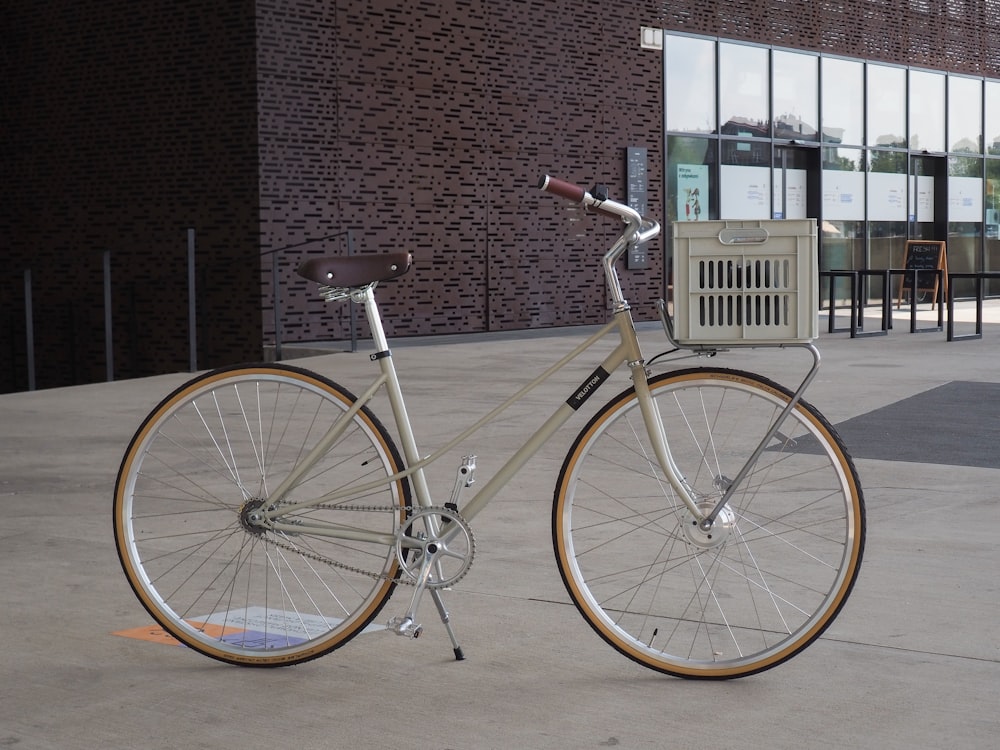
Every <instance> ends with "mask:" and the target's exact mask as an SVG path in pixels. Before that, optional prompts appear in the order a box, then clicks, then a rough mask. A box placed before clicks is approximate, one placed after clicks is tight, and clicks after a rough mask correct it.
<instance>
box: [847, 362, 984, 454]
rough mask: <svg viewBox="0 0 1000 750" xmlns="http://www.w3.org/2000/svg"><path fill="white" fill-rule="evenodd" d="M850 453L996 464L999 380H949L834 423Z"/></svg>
mask: <svg viewBox="0 0 1000 750" xmlns="http://www.w3.org/2000/svg"><path fill="white" fill-rule="evenodd" d="M836 428H837V432H839V433H840V436H841V437H842V438H843V439H844V444H845V445H846V446H847V450H848V452H849V453H850V454H851V455H852V456H854V457H855V458H873V459H879V460H883V461H913V462H917V463H931V464H947V465H951V466H976V467H981V468H988V469H998V468H1000V383H972V382H964V381H953V382H951V383H946V384H945V385H942V386H938V387H937V388H932V389H931V390H929V391H925V392H923V393H918V394H917V395H916V396H911V397H910V398H905V399H903V400H902V401H897V402H895V403H893V404H889V405H888V406H883V407H882V408H881V409H876V410H875V411H871V412H868V413H867V414H862V415H861V416H858V417H854V418H853V419H849V420H847V421H846V422H841V423H840V424H838V425H836Z"/></svg>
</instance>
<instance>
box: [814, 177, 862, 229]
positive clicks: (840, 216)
mask: <svg viewBox="0 0 1000 750" xmlns="http://www.w3.org/2000/svg"><path fill="white" fill-rule="evenodd" d="M823 218H825V219H829V220H830V221H864V218H865V175H864V172H846V171H841V170H838V169H824V170H823Z"/></svg>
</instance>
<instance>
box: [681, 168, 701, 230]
mask: <svg viewBox="0 0 1000 750" xmlns="http://www.w3.org/2000/svg"><path fill="white" fill-rule="evenodd" d="M702 219H708V165H707V164H678V165H677V221H699V220H702Z"/></svg>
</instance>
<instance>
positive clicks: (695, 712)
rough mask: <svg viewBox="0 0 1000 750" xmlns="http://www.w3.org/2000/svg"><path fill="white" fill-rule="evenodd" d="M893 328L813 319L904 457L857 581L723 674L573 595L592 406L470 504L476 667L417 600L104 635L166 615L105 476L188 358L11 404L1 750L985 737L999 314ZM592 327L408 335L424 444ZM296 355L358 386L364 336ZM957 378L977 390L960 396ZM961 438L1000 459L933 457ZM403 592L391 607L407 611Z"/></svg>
mask: <svg viewBox="0 0 1000 750" xmlns="http://www.w3.org/2000/svg"><path fill="white" fill-rule="evenodd" d="M989 319H992V320H994V321H996V320H998V319H1000V317H998V316H997V315H996V311H994V313H993V316H992V318H988V320H989ZM896 320H897V325H896V328H895V329H894V330H893V331H892V332H891V333H890V335H888V336H884V337H875V338H867V339H856V340H851V339H849V338H848V336H847V334H843V333H841V334H833V335H830V334H823V335H822V336H821V338H820V340H819V347H820V350H821V352H822V354H823V366H822V369H821V371H820V373H819V376H818V378H817V380H816V382H815V383H814V384H813V385H812V386H811V388H810V390H809V391H808V393H807V398H808V399H809V400H810V401H811V402H813V404H815V405H816V406H817V407H818V408H819V409H820V410H821V411H823V412H824V413H825V414H826V415H827V417H828V418H829V419H830V421H831V422H833V423H834V424H841V425H843V426H844V429H843V432H844V435H845V439H846V441H847V443H848V447H849V448H852V447H853V446H852V441H851V438H850V435H851V434H852V432H850V431H851V430H859V429H860V430H862V431H863V432H862V433H853V434H859V435H860V434H870V431H872V430H875V431H880V432H879V433H878V434H883V435H884V438H883V439H882V440H879V441H876V442H878V443H879V444H880V445H881V446H882V447H886V448H887V450H886V451H882V452H880V454H879V455H878V457H871V455H869V454H871V453H873V452H874V451H873V450H871V449H869V448H867V447H865V448H864V449H863V450H862V451H861V452H860V453H858V452H856V463H857V466H858V470H859V473H860V476H861V480H862V483H863V485H864V489H865V494H866V500H867V508H868V523H869V535H868V543H867V551H866V555H865V560H864V565H863V567H862V571H861V576H860V579H859V582H858V585H857V586H856V588H855V590H854V593H853V595H852V598H851V600H850V601H849V602H848V604H847V606H846V608H845V610H844V611H843V613H842V614H841V615H840V617H839V618H838V620H837V621H836V622H835V623H834V624H833V626H832V627H831V628H830V629H829V630H828V631H827V633H826V634H825V635H824V637H823V638H822V639H821V640H819V641H817V642H816V643H815V644H813V645H812V646H811V647H810V648H809V649H807V650H806V651H805V652H803V653H802V654H801V655H799V656H798V657H796V658H794V659H793V660H791V661H790V662H788V663H786V664H784V665H782V666H780V667H778V668H776V669H774V670H771V671H769V672H766V673H763V674H761V675H757V676H754V677H751V678H747V679H743V680H737V681H731V682H724V683H698V682H689V681H684V680H679V679H674V678H670V677H666V676H662V675H658V674H656V673H653V672H650V671H648V670H645V669H643V668H641V667H639V666H638V665H636V664H633V663H632V662H630V661H628V660H626V659H625V658H624V657H621V656H619V655H618V654H617V653H615V652H613V651H612V650H611V649H610V648H609V647H608V646H606V645H605V644H604V643H603V642H602V641H601V640H600V639H599V638H598V637H597V636H596V635H594V634H593V632H592V631H591V630H590V628H589V627H588V626H587V625H586V623H585V622H584V621H583V619H582V618H581V617H580V616H579V614H578V613H577V612H576V610H575V608H574V607H573V606H572V605H571V604H570V603H569V599H568V597H567V595H566V593H565V591H564V590H563V587H562V584H561V582H560V580H559V575H558V572H557V569H556V566H555V562H554V560H553V555H552V550H551V541H550V531H549V514H550V504H551V495H552V489H553V486H554V484H555V480H556V473H557V471H558V467H559V465H560V463H561V460H562V457H563V455H564V454H565V451H566V450H567V448H568V447H569V444H570V443H571V441H572V439H573V437H574V436H575V434H576V432H577V431H578V430H579V429H580V428H581V427H582V426H583V424H584V419H583V418H577V419H576V420H574V422H571V424H570V426H569V427H568V428H567V429H566V430H565V431H564V432H563V433H561V434H560V435H558V436H557V437H556V439H555V440H554V441H553V442H552V443H551V444H550V445H549V446H547V448H546V449H545V450H544V451H543V453H542V454H541V455H540V456H538V457H537V458H536V459H534V460H533V461H532V462H531V463H529V465H528V466H527V468H526V469H525V470H524V472H523V473H522V474H521V475H520V476H519V477H517V478H516V479H515V480H514V481H513V483H512V484H511V485H510V486H509V487H508V488H507V489H506V490H505V491H504V492H503V493H502V494H501V495H500V496H499V498H498V499H497V500H496V501H495V502H494V504H493V505H492V506H491V507H490V508H489V509H487V510H486V511H485V512H484V513H483V514H482V515H481V516H480V517H479V518H477V519H476V527H475V528H476V534H477V542H478V549H479V552H478V554H477V557H476V562H475V564H474V566H473V568H472V570H471V572H470V573H469V575H468V577H467V578H466V579H465V580H463V581H462V582H461V583H460V584H459V585H458V587H457V588H456V590H455V591H454V592H451V594H450V597H449V598H448V602H449V606H450V609H451V611H452V616H453V622H454V625H455V627H456V630H457V632H458V635H459V637H460V639H461V641H462V644H463V646H464V648H465V652H466V654H467V657H468V658H467V660H466V661H464V662H461V663H458V662H454V661H453V660H452V658H451V648H450V646H449V644H448V641H447V637H446V635H445V633H444V631H443V629H442V628H441V627H440V624H439V623H437V621H436V618H434V617H433V616H432V613H431V612H425V616H424V618H423V620H424V624H425V626H426V630H425V635H424V637H423V638H421V639H420V640H418V641H408V640H405V639H401V638H396V637H394V636H391V635H388V634H386V633H375V634H367V635H363V636H360V637H359V638H357V639H355V640H354V641H353V642H351V643H349V644H348V645H346V646H345V647H344V648H342V649H340V650H339V651H336V652H334V653H333V654H330V655H328V656H326V657H323V658H321V659H318V660H316V661H313V662H310V663H308V664H305V665H302V666H299V667H291V668H284V669H277V670H248V669H239V668H236V667H229V666H225V665H222V664H219V663H215V662H213V661H211V660H208V659H206V658H205V657H202V656H199V655H197V654H195V653H193V652H190V651H188V650H186V649H183V648H180V647H176V646H170V645H164V644H162V643H156V642H153V641H150V640H143V639H141V638H139V637H124V636H120V635H114V633H118V632H121V631H128V630H133V629H138V630H133V635H135V634H141V632H142V630H143V629H147V630H148V629H150V625H151V623H150V620H149V618H148V616H147V615H146V613H145V611H144V610H143V609H142V607H141V606H140V605H139V603H138V601H137V600H136V598H135V597H134V595H133V594H132V592H131V590H130V589H129V586H128V584H127V582H126V580H125V578H124V575H123V574H122V572H121V569H120V566H119V564H118V560H117V557H116V554H115V549H114V542H113V538H112V531H111V510H112V489H113V485H114V480H115V474H116V472H117V469H118V465H119V462H120V460H121V456H122V453H123V452H124V450H125V447H126V445H127V443H128V441H129V439H130V437H131V435H132V433H133V432H134V430H135V429H136V427H137V426H138V424H139V422H140V420H141V419H142V417H143V416H144V415H145V414H146V412H147V411H149V410H150V409H151V408H152V407H153V406H154V405H155V404H156V403H157V402H158V401H159V399H160V398H161V397H162V396H164V395H165V394H166V393H167V392H169V391H170V390H171V389H172V388H174V387H175V386H177V385H179V384H180V383H182V382H184V381H185V380H186V379H188V378H189V377H190V376H189V375H188V374H176V375H164V376H158V377H153V378H146V379H141V380H132V381H123V382H118V383H106V384H95V385H87V386H79V387H75V388H65V389H54V390H49V391H39V392H33V393H17V394H9V395H4V396H0V507H2V508H3V510H4V514H3V523H2V525H0V591H2V597H3V598H2V604H0V633H2V634H3V636H4V648H3V650H2V653H0V674H2V677H3V679H2V681H0V747H17V748H23V749H24V750H29V749H30V750H35V749H38V750H76V749H80V750H94V749H96V748H102V749H115V748H143V749H154V748H156V749H158V748H163V749H166V748H170V749H176V748H184V749H185V750H187V749H189V748H243V749H245V750H252V749H255V748H267V749H270V748H278V747H287V746H294V747H297V748H300V750H312V749H313V748H417V749H423V748H453V749H455V750H459V749H464V748H477V749H478V748H539V749H543V748H560V749H562V748H602V747H621V748H705V747H717V748H772V749H779V748H797V749H798V748H825V747H830V748H833V747H836V748H880V749H884V750H891V749H895V748H899V749H902V748H906V749H907V750H910V749H911V748H938V747H950V748H962V749H971V748H993V747H995V746H996V733H997V731H998V730H1000V717H998V716H997V706H998V698H1000V624H998V621H1000V617H998V615H1000V584H998V575H997V571H998V570H1000V441H996V442H994V430H995V429H996V428H995V427H994V424H995V420H994V413H996V412H997V409H998V408H1000V405H997V404H992V403H983V401H982V399H981V398H979V397H978V395H977V394H980V393H981V392H982V391H981V390H979V389H978V388H979V387H980V386H982V385H983V384H995V383H1000V326H998V325H996V324H995V323H988V324H987V330H986V333H985V337H984V338H983V339H982V340H979V341H962V342H953V343H948V342H946V341H945V337H944V334H943V333H920V334H910V333H908V332H907V331H908V328H907V327H906V326H905V325H904V324H903V323H904V321H905V317H904V315H903V314H902V313H897V319H896ZM824 323H825V321H824ZM578 335H579V333H578V332H575V331H573V330H562V331H558V332H546V333H545V334H544V335H521V336H484V337H467V338H465V339H462V338H456V337H449V338H446V339H426V340H421V341H419V342H417V341H409V342H407V341H396V342H392V343H393V352H394V356H395V361H396V364H397V367H398V368H399V370H400V372H401V375H402V377H403V385H404V389H406V390H407V392H408V394H409V395H410V402H409V407H410V410H411V417H412V419H413V421H414V424H415V427H416V429H417V433H418V437H420V438H421V443H422V445H421V447H422V449H423V450H425V451H427V452H429V451H430V450H431V449H433V448H434V447H436V446H437V445H438V444H440V443H441V442H442V441H443V438H444V437H445V436H447V435H450V434H453V433H454V432H455V431H457V429H458V428H459V427H462V426H464V425H466V424H468V423H470V422H471V421H473V419H472V416H473V415H479V414H482V413H485V411H487V410H488V409H489V408H491V407H492V405H494V404H496V403H498V402H499V401H500V400H501V396H502V395H506V394H507V393H510V392H512V391H513V390H514V389H515V384H516V383H517V382H523V377H524V374H525V373H531V372H536V371H540V370H541V369H542V366H543V364H545V363H549V362H551V361H552V360H553V359H554V356H553V355H554V354H555V353H557V352H565V351H568V350H569V349H570V348H571V347H572V345H573V343H574V342H575V341H576V340H577V338H578ZM641 338H642V340H643V342H644V346H645V349H646V352H647V354H648V355H652V354H654V353H656V352H657V351H660V350H661V349H663V348H665V344H666V342H665V341H664V340H663V337H662V333H660V332H658V331H657V330H656V329H655V327H651V326H645V325H644V326H642V332H641ZM296 364H299V365H301V366H306V367H309V368H311V369H314V370H316V371H318V372H320V373H322V374H324V375H326V376H328V377H331V378H333V379H334V380H337V381H339V382H342V383H343V384H344V385H346V386H348V387H349V388H352V390H361V388H360V384H361V383H362V382H363V378H364V376H365V375H366V374H367V373H368V372H370V369H369V368H370V367H371V364H370V362H369V360H368V357H367V356H366V354H364V353H358V354H347V353H331V354H325V355H322V356H315V357H310V358H308V359H300V360H297V362H296ZM715 364H719V365H723V366H730V367H737V368H744V369H751V370H756V371H760V372H763V373H765V374H769V375H770V376H772V377H774V378H775V379H777V380H779V381H780V382H783V383H785V384H789V385H791V384H793V381H794V375H795V372H796V371H798V372H801V371H802V366H804V365H805V364H806V359H805V358H804V356H803V355H802V354H801V353H797V352H794V351H774V350H758V351H749V352H734V353H731V354H727V355H724V356H720V357H719V359H718V360H716V362H715ZM590 369H592V363H591V361H590V360H589V359H588V361H587V363H586V364H585V365H583V366H582V367H581V368H580V369H578V370H571V371H570V372H568V373H567V374H566V375H565V377H563V376H560V377H558V378H557V379H555V380H554V381H553V382H551V383H550V384H548V385H547V386H545V387H543V388H542V389H540V391H538V392H537V393H535V394H532V395H531V396H530V397H529V399H528V400H527V401H526V402H525V403H523V404H521V405H519V406H518V407H516V408H515V409H514V410H513V411H512V412H510V413H509V414H505V415H504V416H503V417H502V418H501V420H500V421H498V422H497V423H495V424H494V425H492V426H491V427H489V428H487V429H486V430H485V431H484V432H483V433H481V434H480V435H478V436H476V437H474V438H473V439H472V440H470V445H468V446H462V449H461V450H460V451H458V453H457V454H456V458H455V461H453V462H452V461H450V460H449V461H446V462H445V463H443V464H442V465H440V466H438V467H436V468H435V469H432V473H431V480H432V489H434V490H436V492H437V493H438V494H439V495H445V494H447V492H448V490H449V489H450V487H451V484H452V482H453V477H454V475H453V471H454V469H455V466H457V461H458V459H457V456H459V455H461V453H462V452H473V453H476V454H477V455H478V456H479V474H480V476H481V477H482V478H486V477H488V476H489V475H490V474H491V472H492V469H494V468H495V467H496V466H497V465H499V463H500V462H501V461H502V460H503V459H504V458H505V457H506V456H508V455H509V454H510V453H511V452H512V451H513V450H514V449H516V447H517V446H518V445H519V444H520V443H519V441H520V439H521V438H522V437H523V436H524V435H525V434H526V433H527V432H528V431H529V428H530V425H533V424H537V423H538V420H539V418H540V417H539V412H540V411H544V410H545V408H546V406H547V405H548V404H550V403H552V404H554V403H558V402H559V401H561V400H562V399H563V398H565V395H566V393H567V392H568V391H569V389H571V388H572V387H573V386H575V385H577V384H578V383H579V382H580V380H581V377H582V374H586V372H589V370H590ZM487 385H488V386H489V387H488V388H487V387H485V386H487ZM618 386H619V387H618V388H617V389H616V388H615V387H614V386H608V387H607V389H606V395H610V394H613V393H615V392H617V390H620V389H621V388H623V387H625V381H624V376H620V378H619V380H618ZM942 386H949V387H950V390H949V391H948V392H949V393H950V394H954V393H958V398H959V401H958V402H957V403H956V402H954V401H950V402H947V403H946V404H945V405H944V406H942V405H941V403H939V401H940V399H938V395H937V394H940V393H941V391H939V390H938V389H939V388H940V387H942ZM493 394H496V396H495V397H494V395H493ZM963 394H966V395H967V398H966V399H965V401H962V397H963ZM908 399H913V400H911V401H907V400H908ZM935 399H937V400H935ZM595 400H602V399H595ZM903 402H905V403H906V404H912V406H913V408H914V409H917V410H920V409H927V411H925V412H923V413H925V414H927V415H928V418H927V420H926V423H924V422H922V421H921V420H920V419H917V420H916V421H910V422H906V423H905V424H904V423H903V422H902V420H901V418H900V417H899V412H898V411H893V410H892V407H894V406H898V405H899V404H901V403H903ZM932 406H933V407H934V408H933V409H932V408H931V407H932ZM379 413H381V414H382V417H383V421H387V417H388V416H389V415H388V414H387V413H384V411H382V410H379ZM455 414H458V415H459V416H458V417H457V418H456V417H454V416H453V415H455ZM466 415H467V416H466ZM942 415H944V416H942ZM956 434H958V435H959V436H960V437H961V438H962V439H964V440H965V441H966V442H967V445H968V450H969V451H970V452H975V453H976V454H977V455H979V456H983V457H985V458H983V460H980V461H978V462H963V461H961V458H962V456H961V450H960V449H959V450H958V452H956V450H955V449H954V448H952V449H949V451H946V452H944V453H942V452H940V451H939V450H938V448H939V446H940V445H941V444H943V441H944V437H945V436H950V438H949V441H950V443H951V444H954V439H953V438H954V436H955V435H956ZM857 442H858V445H860V446H865V445H867V444H866V443H865V442H864V441H862V440H860V439H858V441H857ZM894 445H898V446H900V450H898V451H897V450H895V449H894V448H893V446H894ZM904 445H905V447H906V448H907V449H908V452H903V451H902V446H904ZM904 459H905V460H904ZM970 463H971V464H974V465H969V464H970ZM511 539H515V540H516V543H515V544H511V543H510V540H511ZM397 597H398V598H397V599H395V600H394V601H393V602H390V604H389V605H388V606H387V608H386V610H385V615H386V616H391V615H392V614H397V612H396V611H395V610H396V609H401V608H402V607H404V605H405V599H404V597H403V596H402V595H400V594H397Z"/></svg>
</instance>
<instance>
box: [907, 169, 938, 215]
mask: <svg viewBox="0 0 1000 750" xmlns="http://www.w3.org/2000/svg"><path fill="white" fill-rule="evenodd" d="M910 179H911V180H915V186H914V187H912V189H913V191H914V195H915V196H916V198H915V200H914V203H915V204H916V205H915V206H914V208H916V216H911V217H910V219H911V220H916V221H922V222H930V221H934V178H933V177H931V176H928V175H917V176H916V178H913V177H911V178H910ZM913 185H914V183H913V182H911V186H913ZM911 210H913V209H911Z"/></svg>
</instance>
